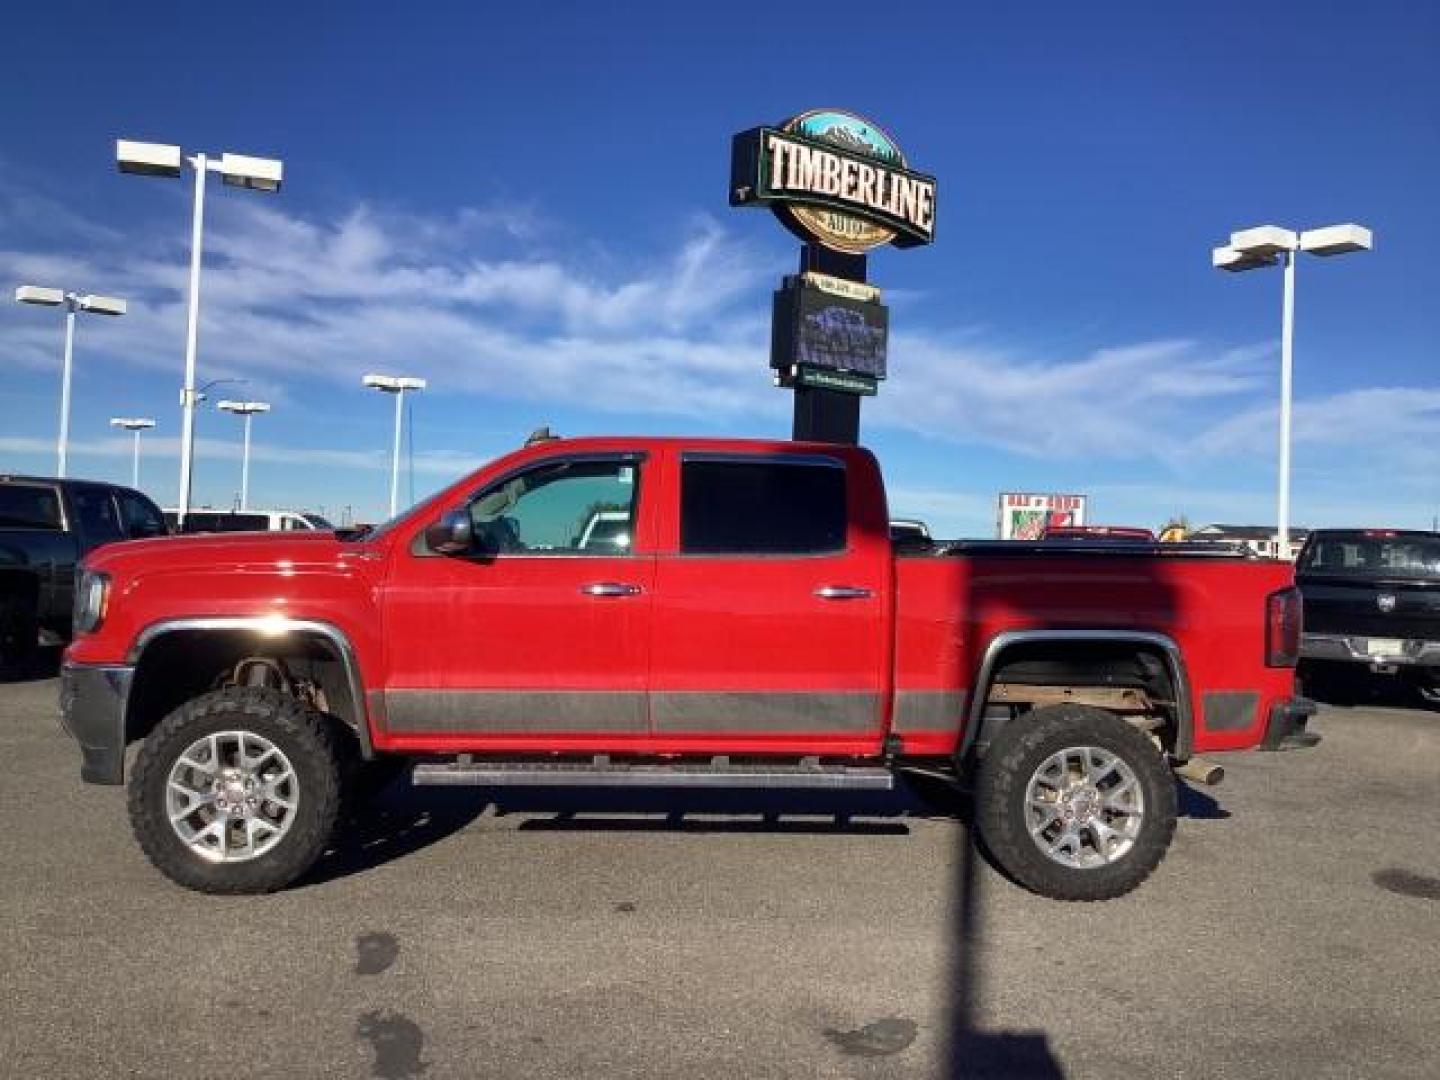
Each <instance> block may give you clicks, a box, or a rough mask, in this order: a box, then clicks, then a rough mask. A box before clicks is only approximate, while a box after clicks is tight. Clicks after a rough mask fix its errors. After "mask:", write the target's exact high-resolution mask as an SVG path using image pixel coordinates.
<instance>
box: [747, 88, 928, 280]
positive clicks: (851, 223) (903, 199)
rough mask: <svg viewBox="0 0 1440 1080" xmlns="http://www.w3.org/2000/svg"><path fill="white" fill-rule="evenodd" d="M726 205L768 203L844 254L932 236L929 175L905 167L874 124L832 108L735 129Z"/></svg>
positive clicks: (794, 227) (804, 234) (796, 227)
mask: <svg viewBox="0 0 1440 1080" xmlns="http://www.w3.org/2000/svg"><path fill="white" fill-rule="evenodd" d="M730 205H731V206H768V207H770V208H771V209H772V210H773V211H774V212H775V214H776V216H777V217H779V218H780V220H781V222H783V223H784V225H785V226H786V228H788V229H790V231H791V232H793V233H795V234H796V235H797V236H799V237H800V238H801V239H802V240H805V241H808V242H815V243H819V244H823V245H824V246H825V247H828V248H831V249H833V250H835V251H841V252H846V253H849V254H856V255H858V254H863V253H864V252H866V251H869V250H870V249H871V248H873V247H878V246H879V245H881V244H889V243H893V244H894V245H895V246H896V247H917V246H919V245H921V244H929V243H932V242H933V241H934V239H935V178H934V177H933V176H926V175H925V174H924V173H918V172H915V171H913V170H911V169H910V168H908V167H907V165H906V162H905V156H904V155H903V154H902V153H901V152H900V147H899V146H897V145H896V144H895V141H894V140H893V139H892V138H890V136H889V135H887V134H886V133H885V131H884V130H882V129H881V128H880V127H879V126H878V125H876V124H874V123H872V122H871V121H869V120H866V119H865V118H864V117H862V116H857V115H855V114H854V113H849V112H844V111H842V110H840V109H815V110H812V111H810V112H805V113H801V114H800V115H799V116H796V117H793V118H791V119H790V120H787V121H785V123H783V124H781V125H780V126H779V127H778V128H775V127H759V128H753V129H752V130H750V131H742V132H741V133H740V134H738V135H736V136H735V139H734V142H733V144H732V147H731V155H730Z"/></svg>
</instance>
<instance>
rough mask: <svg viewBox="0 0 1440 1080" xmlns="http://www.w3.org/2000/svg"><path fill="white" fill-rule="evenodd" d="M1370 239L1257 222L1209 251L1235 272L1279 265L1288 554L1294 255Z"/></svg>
mask: <svg viewBox="0 0 1440 1080" xmlns="http://www.w3.org/2000/svg"><path fill="white" fill-rule="evenodd" d="M1373 246H1374V237H1373V236H1372V234H1371V232H1370V230H1369V229H1367V228H1365V227H1364V226H1363V225H1356V224H1354V223H1350V224H1345V225H1327V226H1326V227H1324V228H1322V229H1307V230H1305V231H1303V232H1297V231H1295V230H1293V229H1282V228H1281V227H1280V226H1278V225H1259V226H1256V227H1255V228H1253V229H1241V230H1240V231H1239V232H1234V233H1231V234H1230V242H1229V243H1228V244H1224V245H1222V246H1220V247H1217V248H1215V249H1214V251H1212V252H1211V253H1210V264H1211V265H1212V266H1213V267H1215V269H1217V270H1226V271H1228V272H1230V273H1240V272H1243V271H1245V270H1258V269H1260V268H1261V267H1264V266H1275V265H1277V264H1279V265H1283V266H1284V268H1285V289H1284V297H1283V300H1282V303H1281V309H1280V479H1279V493H1278V496H1277V500H1276V501H1277V506H1276V519H1277V521H1276V530H1275V531H1276V533H1277V534H1278V539H1279V542H1280V543H1279V547H1280V552H1281V554H1282V555H1283V556H1284V557H1286V558H1289V555H1290V401H1291V387H1292V383H1293V371H1294V343H1295V256H1296V255H1297V254H1299V253H1300V252H1302V251H1303V252H1306V253H1308V254H1310V255H1320V256H1330V255H1348V254H1350V253H1351V252H1354V251H1369V250H1370V249H1371V247H1373Z"/></svg>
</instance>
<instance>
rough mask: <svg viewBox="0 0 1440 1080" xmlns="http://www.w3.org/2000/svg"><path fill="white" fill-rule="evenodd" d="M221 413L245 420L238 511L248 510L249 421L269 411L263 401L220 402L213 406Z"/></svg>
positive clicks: (268, 407)
mask: <svg viewBox="0 0 1440 1080" xmlns="http://www.w3.org/2000/svg"><path fill="white" fill-rule="evenodd" d="M215 407H216V408H217V409H220V410H221V411H222V412H228V413H234V414H235V415H236V416H241V417H244V418H245V449H244V451H243V452H242V454H241V456H240V509H241V511H242V512H243V511H245V510H249V509H250V421H251V420H252V419H254V417H255V414H256V413H266V412H269V411H270V405H269V404H268V403H267V402H264V401H221V402H218V403H217V404H216V406H215Z"/></svg>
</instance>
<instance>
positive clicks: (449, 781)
mask: <svg viewBox="0 0 1440 1080" xmlns="http://www.w3.org/2000/svg"><path fill="white" fill-rule="evenodd" d="M411 782H412V783H414V784H415V785H416V786H442V787H626V788H805V789H811V790H813V789H822V790H832V791H857V790H863V791H890V790H892V789H893V788H894V787H895V774H894V773H892V772H891V771H890V770H889V769H887V768H884V767H882V766H878V765H876V766H854V765H821V764H819V763H818V762H810V761H802V762H800V763H799V764H794V765H792V764H788V763H787V764H775V765H766V764H754V765H744V764H741V765H733V764H730V763H729V762H728V761H727V760H726V759H724V758H717V759H715V760H713V761H704V762H674V763H670V764H650V763H632V762H610V761H606V760H605V759H603V758H600V759H597V760H596V761H594V762H578V761H577V762H568V761H536V762H532V761H489V762H487V761H473V760H472V761H465V760H463V757H462V760H460V761H455V762H429V761H426V762H420V763H419V764H417V765H416V766H415V768H414V771H413V773H412V776H411Z"/></svg>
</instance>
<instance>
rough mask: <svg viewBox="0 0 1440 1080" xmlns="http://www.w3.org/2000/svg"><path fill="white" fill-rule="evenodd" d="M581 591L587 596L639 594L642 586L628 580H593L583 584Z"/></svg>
mask: <svg viewBox="0 0 1440 1080" xmlns="http://www.w3.org/2000/svg"><path fill="white" fill-rule="evenodd" d="M580 591H581V592H582V593H584V594H585V595H586V596H639V595H640V586H639V585H631V584H630V583H629V582H628V581H592V582H590V584H588V585H581V586H580Z"/></svg>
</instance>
